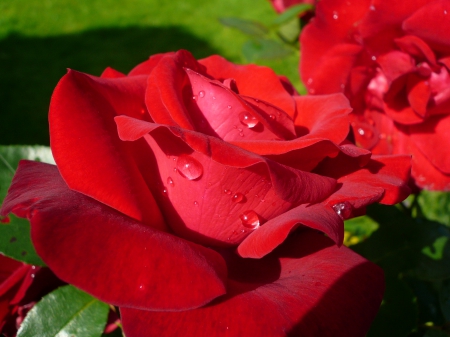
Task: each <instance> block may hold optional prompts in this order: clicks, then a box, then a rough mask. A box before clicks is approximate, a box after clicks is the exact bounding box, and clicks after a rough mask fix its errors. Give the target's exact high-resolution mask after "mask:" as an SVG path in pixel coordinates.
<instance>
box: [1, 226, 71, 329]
mask: <svg viewBox="0 0 450 337" xmlns="http://www.w3.org/2000/svg"><path fill="white" fill-rule="evenodd" d="M0 226H1V225H0ZM62 284H64V283H63V282H62V281H61V280H59V279H58V278H57V277H56V276H55V275H53V273H52V272H51V271H50V269H48V268H42V267H37V266H32V265H29V264H25V263H21V262H18V261H15V260H13V259H10V258H8V257H5V256H3V255H0V334H2V336H3V335H4V336H6V337H11V336H15V335H16V333H17V329H18V328H19V326H20V324H21V323H22V321H23V319H24V318H25V315H26V314H27V312H28V311H29V310H30V309H31V308H32V307H33V306H34V304H35V303H36V302H37V301H39V300H40V299H41V297H42V296H44V295H45V294H47V293H48V292H50V291H52V290H54V289H55V288H57V287H58V286H60V285H62Z"/></svg>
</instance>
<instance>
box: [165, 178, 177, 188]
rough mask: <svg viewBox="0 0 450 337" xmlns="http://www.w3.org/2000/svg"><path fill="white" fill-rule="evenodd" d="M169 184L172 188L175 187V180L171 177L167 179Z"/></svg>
mask: <svg viewBox="0 0 450 337" xmlns="http://www.w3.org/2000/svg"><path fill="white" fill-rule="evenodd" d="M167 183H168V184H169V186H172V187H174V186H175V185H174V183H173V179H172V178H171V177H168V178H167Z"/></svg>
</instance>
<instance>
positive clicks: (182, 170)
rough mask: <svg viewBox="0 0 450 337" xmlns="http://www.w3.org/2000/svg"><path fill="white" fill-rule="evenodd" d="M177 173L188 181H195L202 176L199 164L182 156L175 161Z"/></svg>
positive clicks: (201, 167) (201, 168)
mask: <svg viewBox="0 0 450 337" xmlns="http://www.w3.org/2000/svg"><path fill="white" fill-rule="evenodd" d="M177 170H178V173H179V174H181V175H182V176H183V177H185V178H187V179H189V180H195V179H198V178H200V177H201V176H202V174H203V166H202V164H200V162H199V161H198V160H197V159H195V158H193V157H191V156H188V155H185V154H182V155H181V156H179V157H178V160H177Z"/></svg>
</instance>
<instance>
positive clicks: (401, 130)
mask: <svg viewBox="0 0 450 337" xmlns="http://www.w3.org/2000/svg"><path fill="white" fill-rule="evenodd" d="M449 29H450V4H449V2H448V1H443V0H442V1H441V0H439V1H428V0H427V1H425V0H423V1H402V2H401V3H393V2H392V1H387V0H372V1H370V0H361V1H360V0H358V1H357V0H332V1H331V0H323V1H320V2H319V3H318V5H317V9H316V18H315V19H314V20H313V21H312V22H311V23H310V24H309V25H308V26H307V27H305V29H304V31H303V33H302V35H301V45H302V59H301V67H300V69H301V76H302V79H303V81H304V82H305V84H306V86H307V88H308V89H309V92H310V93H311V94H329V93H336V92H344V93H345V95H346V96H347V97H348V98H349V99H350V101H351V106H352V107H353V108H354V114H353V122H352V126H353V130H354V134H355V140H356V143H357V144H358V145H359V146H362V147H364V148H366V149H370V150H371V151H372V152H373V153H377V154H399V153H408V154H412V176H413V178H414V180H415V184H416V185H417V186H418V187H420V188H424V189H429V190H450V156H448V151H447V148H448V147H449V146H450V133H449V132H448V129H449V128H450V76H449V67H450V39H449V36H450V35H449V33H448V32H449Z"/></svg>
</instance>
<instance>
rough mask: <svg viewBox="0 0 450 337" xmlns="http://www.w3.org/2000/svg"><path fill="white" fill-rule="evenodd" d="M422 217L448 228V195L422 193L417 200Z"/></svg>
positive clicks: (449, 215)
mask: <svg viewBox="0 0 450 337" xmlns="http://www.w3.org/2000/svg"><path fill="white" fill-rule="evenodd" d="M417 201H418V203H419V205H420V208H421V212H422V213H423V215H424V216H425V217H426V218H428V219H430V220H434V221H438V222H440V223H442V224H444V225H446V226H449V227H450V193H449V192H434V191H422V192H420V195H419V196H418V198H417Z"/></svg>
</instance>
